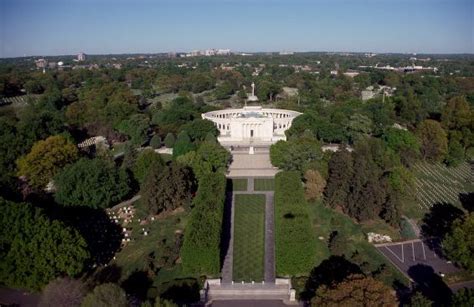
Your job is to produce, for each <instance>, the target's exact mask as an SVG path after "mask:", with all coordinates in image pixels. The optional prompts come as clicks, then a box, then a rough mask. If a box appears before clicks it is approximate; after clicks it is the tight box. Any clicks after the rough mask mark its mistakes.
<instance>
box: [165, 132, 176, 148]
mask: <svg viewBox="0 0 474 307" xmlns="http://www.w3.org/2000/svg"><path fill="white" fill-rule="evenodd" d="M175 142H176V139H175V137H174V135H173V133H171V132H170V133H168V134H167V135H166V137H165V146H166V148H173V146H174V143H175Z"/></svg>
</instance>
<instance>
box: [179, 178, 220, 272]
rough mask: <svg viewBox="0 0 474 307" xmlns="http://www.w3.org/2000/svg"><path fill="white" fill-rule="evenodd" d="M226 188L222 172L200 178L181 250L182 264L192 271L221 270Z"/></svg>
mask: <svg viewBox="0 0 474 307" xmlns="http://www.w3.org/2000/svg"><path fill="white" fill-rule="evenodd" d="M225 191H226V178H225V176H224V175H223V174H220V173H212V174H207V175H205V176H204V177H203V178H202V179H201V180H200V181H199V188H198V190H197V195H196V197H195V198H194V200H193V205H194V208H193V209H192V212H191V217H190V220H189V223H188V226H187V227H186V230H185V233H184V243H183V247H182V249H181V258H182V261H183V267H184V269H185V270H186V271H187V272H189V273H192V274H200V275H211V276H216V275H218V274H219V272H220V241H221V232H222V219H223V214H224V203H225Z"/></svg>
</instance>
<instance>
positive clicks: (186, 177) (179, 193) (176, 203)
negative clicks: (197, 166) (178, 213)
mask: <svg viewBox="0 0 474 307" xmlns="http://www.w3.org/2000/svg"><path fill="white" fill-rule="evenodd" d="M193 193H194V178H193V175H192V172H191V171H190V170H189V169H188V168H186V167H181V166H179V165H174V164H173V165H171V166H168V167H165V168H164V169H163V170H161V169H159V168H153V169H151V170H150V172H148V175H147V176H146V178H145V180H144V181H143V184H142V185H141V188H140V194H141V195H142V201H143V202H144V203H145V204H146V206H147V207H148V209H149V211H150V213H152V214H158V213H161V212H162V211H166V210H174V209H176V208H178V207H188V206H189V204H190V202H191V197H192V194H193Z"/></svg>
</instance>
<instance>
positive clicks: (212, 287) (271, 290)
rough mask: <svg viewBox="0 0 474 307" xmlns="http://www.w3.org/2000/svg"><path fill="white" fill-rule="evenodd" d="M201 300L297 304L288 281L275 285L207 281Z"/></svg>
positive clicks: (283, 280)
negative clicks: (271, 301)
mask: <svg viewBox="0 0 474 307" xmlns="http://www.w3.org/2000/svg"><path fill="white" fill-rule="evenodd" d="M201 300H202V301H203V302H206V303H211V302H212V301H215V300H282V301H284V302H285V303H286V304H292V303H293V304H297V302H296V301H295V297H294V290H293V289H291V283H290V281H289V280H288V279H277V280H276V282H275V283H254V284H252V283H245V284H241V283H234V284H232V283H230V284H228V283H221V280H220V279H214V280H207V281H206V283H205V287H204V289H203V290H201Z"/></svg>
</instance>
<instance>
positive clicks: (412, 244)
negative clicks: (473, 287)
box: [376, 240, 459, 279]
mask: <svg viewBox="0 0 474 307" xmlns="http://www.w3.org/2000/svg"><path fill="white" fill-rule="evenodd" d="M376 247H377V249H378V250H379V252H381V253H382V254H383V255H384V256H385V257H386V258H388V259H389V260H390V262H392V263H393V264H394V265H395V266H396V267H397V268H398V269H399V270H400V271H402V272H403V273H404V274H405V275H406V276H409V277H410V278H411V279H416V278H415V277H416V276H413V275H414V274H416V272H414V270H413V267H415V266H429V267H431V268H432V269H433V271H434V273H436V274H439V275H440V276H442V274H446V273H454V272H457V271H459V269H458V268H457V267H455V266H454V265H453V264H452V263H450V262H449V261H447V260H446V259H444V258H442V256H441V253H440V250H441V249H440V246H439V242H438V241H436V240H425V241H422V240H411V241H407V242H400V243H390V244H378V245H376Z"/></svg>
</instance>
